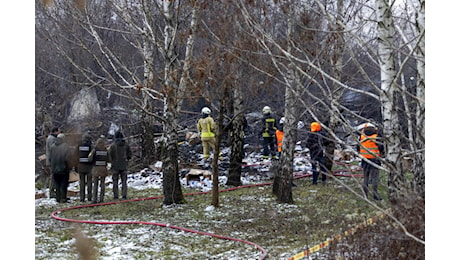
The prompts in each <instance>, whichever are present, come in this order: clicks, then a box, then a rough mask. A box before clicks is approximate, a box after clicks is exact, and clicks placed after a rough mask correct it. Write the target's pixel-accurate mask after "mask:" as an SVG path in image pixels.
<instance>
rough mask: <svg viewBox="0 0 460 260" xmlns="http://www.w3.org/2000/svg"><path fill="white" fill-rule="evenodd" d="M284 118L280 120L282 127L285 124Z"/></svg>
mask: <svg viewBox="0 0 460 260" xmlns="http://www.w3.org/2000/svg"><path fill="white" fill-rule="evenodd" d="M284 120H285V119H284V116H283V117H282V118H280V125H283V124H284Z"/></svg>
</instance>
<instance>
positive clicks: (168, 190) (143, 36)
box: [53, 0, 200, 205]
mask: <svg viewBox="0 0 460 260" xmlns="http://www.w3.org/2000/svg"><path fill="white" fill-rule="evenodd" d="M83 2H84V1H83ZM57 4H59V5H64V4H65V3H64V2H59V3H55V5H57ZM199 4H200V2H199V1H193V2H189V3H187V4H186V3H182V2H179V1H152V2H150V1H145V2H142V3H134V2H132V1H125V0H119V1H110V2H107V5H106V6H107V7H109V8H110V11H111V16H108V18H109V20H108V21H115V22H114V23H116V24H117V25H118V27H113V26H109V25H107V24H104V23H101V22H100V20H98V19H97V18H98V16H97V9H98V5H101V3H98V2H91V3H89V2H88V3H85V4H84V5H80V8H78V9H77V10H72V9H70V8H67V9H66V10H70V11H69V12H70V13H71V14H72V17H73V19H75V21H78V23H79V25H80V26H81V28H83V29H84V30H86V32H87V34H88V35H89V36H91V37H92V40H91V41H88V40H87V39H81V38H76V37H75V38H74V39H72V42H74V44H75V45H76V46H78V47H79V48H81V49H82V50H85V51H86V52H87V53H88V54H89V57H90V58H92V59H94V61H95V63H96V64H97V69H87V68H83V67H81V66H79V64H78V63H76V62H75V61H74V60H73V59H72V57H70V56H69V55H67V54H66V53H65V51H63V52H62V54H63V55H64V56H65V57H66V58H67V59H68V61H69V62H70V63H71V64H74V66H75V67H76V68H77V69H78V70H79V71H80V73H81V74H82V75H83V76H84V77H85V80H86V81H87V82H88V84H93V85H97V86H99V87H102V88H104V89H106V90H108V91H111V92H112V93H115V94H117V95H123V96H125V97H128V98H129V99H130V100H131V101H132V103H133V104H134V105H136V106H137V107H138V108H139V109H140V110H141V111H142V113H144V115H145V117H144V119H145V120H148V121H149V122H150V121H151V120H152V118H154V119H155V120H158V121H159V122H161V123H162V124H163V132H164V136H163V146H164V151H165V155H164V158H165V160H164V162H163V193H164V201H163V203H164V204H166V205H169V204H173V203H183V201H184V197H183V194H182V190H181V185H180V182H179V174H178V172H179V168H178V131H179V130H180V126H179V123H178V120H179V113H180V111H181V105H182V100H183V99H184V97H185V95H186V93H187V92H186V89H187V87H188V86H189V83H190V75H189V72H190V69H191V62H192V56H193V52H192V50H193V47H194V44H195V42H194V36H195V33H196V28H197V26H198V21H197V19H198V13H197V12H198V10H199V7H200V6H199ZM53 8H59V6H54V7H53ZM185 17H189V19H185ZM106 21H107V20H106ZM187 21H188V22H189V24H187V23H186V22H187ZM58 22H59V21H58ZM105 33H112V34H114V35H117V36H118V37H119V40H121V42H124V43H127V46H131V48H133V49H135V50H137V51H138V54H139V56H138V57H139V60H137V61H129V59H126V58H127V57H123V50H122V49H120V48H117V47H118V46H117V45H112V44H110V42H107V41H106V40H107V39H106V38H105ZM57 36H58V37H59V36H60V35H57ZM183 39H185V40H183ZM57 46H59V45H58V44H57ZM90 46H96V48H93V47H91V48H90ZM154 51H155V55H152V54H153V52H154ZM131 58H132V57H131ZM138 66H139V67H142V68H143V69H142V70H140V71H139V70H138ZM114 87H115V88H114ZM153 104H155V105H153ZM159 106H161V107H159ZM146 128H149V124H146ZM147 131H151V129H150V130H147ZM147 134H149V133H147ZM146 136H148V135H146Z"/></svg>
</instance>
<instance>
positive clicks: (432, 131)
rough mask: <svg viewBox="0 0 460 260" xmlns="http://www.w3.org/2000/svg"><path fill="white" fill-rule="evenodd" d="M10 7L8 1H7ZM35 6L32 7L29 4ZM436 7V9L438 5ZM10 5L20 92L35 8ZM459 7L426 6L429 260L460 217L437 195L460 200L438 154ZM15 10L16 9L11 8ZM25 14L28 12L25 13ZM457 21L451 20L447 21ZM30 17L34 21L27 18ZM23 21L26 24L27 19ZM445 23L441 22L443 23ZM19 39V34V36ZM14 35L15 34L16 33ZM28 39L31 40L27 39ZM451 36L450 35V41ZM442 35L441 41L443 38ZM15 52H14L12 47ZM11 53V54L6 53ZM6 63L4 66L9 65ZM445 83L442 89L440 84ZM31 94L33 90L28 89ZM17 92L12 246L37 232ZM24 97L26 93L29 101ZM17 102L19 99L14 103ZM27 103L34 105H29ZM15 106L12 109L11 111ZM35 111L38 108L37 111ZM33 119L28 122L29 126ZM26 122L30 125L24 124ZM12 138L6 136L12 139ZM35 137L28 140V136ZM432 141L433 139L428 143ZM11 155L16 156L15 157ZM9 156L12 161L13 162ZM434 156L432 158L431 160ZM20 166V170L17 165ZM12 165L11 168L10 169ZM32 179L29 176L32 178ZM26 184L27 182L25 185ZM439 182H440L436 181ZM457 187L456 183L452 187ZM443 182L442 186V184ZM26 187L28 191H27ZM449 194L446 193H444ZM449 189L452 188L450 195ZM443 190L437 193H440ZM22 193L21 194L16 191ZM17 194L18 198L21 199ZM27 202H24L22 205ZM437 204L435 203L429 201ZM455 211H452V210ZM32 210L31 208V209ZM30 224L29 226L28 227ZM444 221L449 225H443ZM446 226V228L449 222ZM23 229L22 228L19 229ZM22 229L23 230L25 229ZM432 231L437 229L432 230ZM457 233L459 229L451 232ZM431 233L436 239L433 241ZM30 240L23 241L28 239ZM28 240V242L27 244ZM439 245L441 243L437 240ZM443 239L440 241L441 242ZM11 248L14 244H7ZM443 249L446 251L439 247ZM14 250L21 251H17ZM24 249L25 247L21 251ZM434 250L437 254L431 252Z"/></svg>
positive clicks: (8, 193) (8, 44) (24, 115)
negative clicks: (452, 29) (16, 23)
mask: <svg viewBox="0 0 460 260" xmlns="http://www.w3.org/2000/svg"><path fill="white" fill-rule="evenodd" d="M5 5H8V4H5ZM31 6H32V5H31ZM437 8H438V9H437ZM8 9H10V10H11V9H15V10H20V12H19V13H21V14H22V15H21V16H20V18H19V16H17V15H6V16H4V17H3V18H2V19H5V20H3V23H2V24H3V25H7V24H11V21H15V20H19V19H20V20H21V23H20V24H21V25H20V26H3V27H4V28H5V29H6V30H5V31H4V33H5V34H6V35H8V37H7V38H6V39H8V40H4V41H3V43H2V47H3V48H2V50H3V51H4V57H8V58H7V59H3V60H4V62H3V66H2V67H3V68H6V70H4V73H3V74H4V75H5V76H4V80H6V82H5V88H8V89H9V90H22V89H23V88H27V89H29V88H31V86H32V85H35V82H34V80H35V78H34V77H33V75H34V74H35V71H34V59H33V57H34V56H35V54H34V51H35V49H34V48H33V45H32V44H31V43H32V42H33V41H34V40H33V38H32V37H33V35H35V32H34V27H33V25H34V22H35V21H34V20H33V17H34V9H33V7H30V9H31V10H30V9H28V8H24V7H17V6H16V8H15V7H7V8H6V9H5V10H8ZM449 11H450V12H455V8H446V6H440V5H438V6H430V5H428V6H427V13H428V14H430V13H431V15H427V17H431V19H432V20H430V19H427V28H428V29H427V31H429V33H427V37H426V38H427V50H429V51H427V53H429V54H428V55H427V56H426V61H427V75H428V76H427V80H426V82H427V83H426V84H427V85H428V86H430V85H432V86H433V87H432V89H431V91H430V88H429V87H428V88H427V95H426V97H427V100H428V102H427V103H428V104H429V110H428V111H427V112H428V116H427V118H428V121H429V122H430V120H432V121H431V122H433V125H432V126H431V127H430V124H429V123H427V124H426V125H427V131H426V132H427V139H428V142H427V147H428V149H427V150H426V154H427V155H426V158H427V161H426V172H427V179H429V180H428V182H427V188H426V191H427V204H426V205H427V206H426V207H427V227H428V228H427V257H428V258H430V257H429V256H430V254H429V253H430V251H431V250H433V251H436V252H435V254H436V256H439V255H440V254H441V255H442V254H444V253H447V254H449V251H448V250H444V249H448V248H455V245H454V244H452V245H449V244H448V243H449V241H452V242H450V243H454V240H453V239H450V238H446V237H445V235H444V234H438V233H437V232H436V231H435V230H439V231H441V230H451V231H452V223H451V222H449V221H444V218H445V217H444V216H450V217H449V218H450V219H452V220H455V219H456V216H457V215H458V213H456V211H454V210H453V209H454V207H450V208H449V207H445V206H444V205H445V204H444V203H439V199H441V200H442V201H445V200H446V197H448V198H456V196H455V193H454V191H455V186H454V185H456V184H457V183H458V181H450V180H451V178H455V177H456V176H452V175H449V172H452V169H449V168H443V167H446V166H448V165H450V164H448V163H446V162H445V161H444V160H445V159H444V156H441V155H440V151H444V152H443V154H444V153H445V148H443V146H442V144H443V143H442V142H438V140H439V136H440V135H441V133H442V130H440V128H439V126H442V125H443V124H446V125H448V126H449V127H451V124H454V122H455V119H456V117H455V116H452V115H450V114H449V113H446V112H445V111H451V112H455V111H456V110H457V109H456V108H455V107H454V106H453V107H449V105H454V104H455V103H456V102H457V101H456V97H457V96H458V95H455V94H457V93H455V92H456V90H453V89H451V86H455V84H453V83H452V82H451V81H452V80H455V75H456V73H457V72H456V68H455V66H454V65H453V64H450V62H449V61H453V62H455V61H456V58H457V57H455V52H454V51H453V50H456V48H457V47H456V46H455V44H456V35H455V34H454V33H449V29H448V25H454V24H456V22H455V20H454V19H455V13H449ZM11 13H16V12H11ZM24 14H26V15H24ZM450 18H451V19H453V20H452V21H449V19H450ZM28 19H30V20H28ZM24 21H25V22H24ZM439 21H442V22H439ZM18 35H19V36H20V37H17V36H18ZM13 36H14V37H13ZM29 37H30V38H29ZM449 37H452V38H450V39H449ZM441 39H442V40H441ZM12 50H14V51H12ZM5 52H7V53H8V54H5ZM5 63H6V64H5ZM441 64H446V66H442V65H441ZM440 86H443V87H444V88H439V87H440ZM29 92H31V91H29ZM15 95H19V94H18V93H15V92H8V94H6V95H2V97H3V100H2V101H3V102H2V105H3V110H2V111H3V117H4V120H5V121H6V122H7V123H6V124H5V125H4V127H3V128H2V130H3V132H2V133H3V136H4V137H5V139H7V140H6V142H5V144H6V147H8V149H4V158H7V159H8V162H9V163H8V165H7V166H6V169H7V171H8V172H9V174H8V176H11V177H12V180H13V181H14V182H16V181H17V183H18V185H14V186H13V185H12V186H13V187H12V188H11V190H10V188H7V189H3V190H2V194H3V195H4V196H2V198H5V199H6V201H5V202H6V203H7V204H6V205H5V206H6V208H9V209H13V208H17V207H18V201H20V203H21V204H23V208H24V211H22V210H20V211H19V213H17V212H16V211H15V212H13V211H11V212H9V214H4V216H5V217H6V219H4V220H3V221H2V223H6V224H7V226H8V227H5V229H4V230H7V231H8V234H9V235H8V236H9V242H10V243H12V244H30V245H32V239H33V235H32V234H30V235H24V234H29V233H28V232H30V233H32V232H33V231H32V230H33V229H32V226H33V220H32V217H31V216H32V213H31V212H28V210H29V207H27V206H26V205H28V203H29V202H30V203H32V201H31V200H32V198H31V196H30V198H29V196H28V194H27V192H23V191H22V190H21V189H22V186H23V185H24V187H28V184H29V182H28V181H24V180H25V178H22V176H21V179H19V180H18V179H16V177H17V176H18V175H19V174H22V173H24V172H28V171H30V172H32V171H34V166H33V164H30V165H29V164H27V167H26V168H25V169H24V168H23V167H22V165H23V164H24V162H23V159H24V158H31V157H32V156H34V155H32V153H33V152H34V151H33V149H32V148H30V150H29V147H32V145H31V143H32V138H31V136H32V134H31V131H32V130H31V129H32V128H34V126H32V123H31V122H32V118H30V117H32V116H33V114H32V112H31V111H32V103H35V102H32V99H34V96H33V95H32V94H29V95H27V94H23V93H21V94H20V96H21V99H20V100H19V99H18V100H17V101H16V102H15V101H14V99H13V100H12V99H11V97H12V96H15ZM23 96H26V97H25V99H24V98H23ZM29 98H30V100H29ZM13 102H15V103H13ZM27 105H30V107H28V106H27ZM12 108H13V109H12ZM34 110H35V109H34ZM27 122H30V125H29V124H27ZM24 123H26V124H25V125H24ZM10 136H11V137H12V138H8V137H10ZM29 137H30V138H31V139H28V138H29ZM430 140H431V142H430ZM24 152H26V153H28V152H30V155H29V156H18V155H20V154H24ZM12 155H13V156H12ZM10 158H11V160H10ZM431 160H432V161H431ZM18 166H21V167H20V169H18V168H19V167H18ZM10 167H11V168H10ZM430 173H432V174H433V175H432V177H433V178H434V180H433V182H432V184H431V185H433V186H430V179H431V178H430ZM438 175H440V176H438ZM444 176H448V180H449V181H446V180H443V179H442V177H444ZM30 179H31V178H30ZM24 183H25V184H24ZM30 184H31V186H32V185H34V183H33V181H32V179H31V180H30ZM437 184H440V185H437ZM449 185H453V186H451V187H450V186H449ZM440 186H442V188H441V187H440ZM26 190H27V189H26ZM446 192H447V194H446ZM448 192H452V194H449V193H448ZM440 193H443V194H445V195H442V196H440V197H439V194H440ZM16 194H19V195H16ZM18 198H19V199H18ZM23 202H26V203H23ZM431 202H433V203H431ZM450 209H452V210H450ZM30 210H31V211H32V207H30ZM18 214H19V215H20V217H23V218H24V220H22V219H21V218H19V220H18V218H17V215H18ZM13 218H14V222H15V223H17V224H18V226H20V227H16V225H14V226H12V225H10V223H11V219H13ZM29 225H30V226H29ZM444 225H446V226H444ZM447 225H448V226H447ZM18 228H19V229H18ZM22 228H24V231H23V230H22ZM432 231H433V233H431V232H432ZM439 231H438V232H439ZM450 233H454V234H455V233H456V232H450ZM430 237H431V238H432V239H430ZM435 237H442V238H445V239H436V238H435ZM26 239H27V241H24V240H26ZM28 239H30V242H28V241H29V240H28ZM437 243H439V244H437ZM441 243H442V244H441ZM9 248H11V247H9ZM440 248H443V250H441V251H440V250H438V249H440ZM14 253H15V254H18V253H19V252H17V251H15V252H14ZM21 253H22V251H21ZM25 253H26V254H32V252H25ZM433 253H434V252H433Z"/></svg>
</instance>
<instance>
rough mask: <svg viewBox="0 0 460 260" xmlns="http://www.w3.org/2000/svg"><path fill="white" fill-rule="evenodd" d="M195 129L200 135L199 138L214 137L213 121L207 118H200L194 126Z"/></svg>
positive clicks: (214, 126)
mask: <svg viewBox="0 0 460 260" xmlns="http://www.w3.org/2000/svg"><path fill="white" fill-rule="evenodd" d="M196 128H197V129H198V131H199V132H200V133H201V137H202V138H203V137H214V131H215V130H216V124H215V123H214V119H212V117H210V116H208V117H206V118H200V120H198V123H197V125H196Z"/></svg>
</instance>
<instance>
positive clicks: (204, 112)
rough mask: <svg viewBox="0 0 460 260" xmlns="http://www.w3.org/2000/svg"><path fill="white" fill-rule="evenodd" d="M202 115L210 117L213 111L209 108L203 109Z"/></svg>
mask: <svg viewBox="0 0 460 260" xmlns="http://www.w3.org/2000/svg"><path fill="white" fill-rule="evenodd" d="M201 113H203V114H206V115H209V114H211V109H209V107H203V108H202V109H201Z"/></svg>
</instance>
